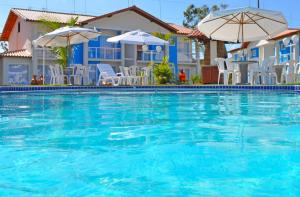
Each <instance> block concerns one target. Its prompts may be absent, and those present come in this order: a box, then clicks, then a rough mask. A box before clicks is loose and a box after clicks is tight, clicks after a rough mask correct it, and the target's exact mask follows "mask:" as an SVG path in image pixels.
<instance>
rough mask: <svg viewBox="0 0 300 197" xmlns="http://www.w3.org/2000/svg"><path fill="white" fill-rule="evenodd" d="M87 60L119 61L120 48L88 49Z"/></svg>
mask: <svg viewBox="0 0 300 197" xmlns="http://www.w3.org/2000/svg"><path fill="white" fill-rule="evenodd" d="M88 56H89V59H98V60H99V59H100V60H121V48H110V47H89V52H88Z"/></svg>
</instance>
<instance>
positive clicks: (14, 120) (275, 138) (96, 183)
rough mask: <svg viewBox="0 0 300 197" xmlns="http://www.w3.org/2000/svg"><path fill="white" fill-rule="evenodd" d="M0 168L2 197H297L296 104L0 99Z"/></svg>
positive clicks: (231, 95) (148, 96)
mask: <svg viewBox="0 0 300 197" xmlns="http://www.w3.org/2000/svg"><path fill="white" fill-rule="evenodd" d="M173 91H174V90H173ZM0 161H1V162H0V196H239V197H242V196H300V94H297V93H277V92H271V91H268V92H263V91H257V92H243V91H240V92H226V91H222V92H217V91H207V92H204V91H202V92H201V91H200V92H184V91H181V92H175V93H169V92H125V91H123V92H112V91H99V92H81V93H78V92H77V93H76V92H70V93H68V92H65V93H63V92H60V93H56V94H54V93H49V92H45V93H22V94H21V93H2V94H0Z"/></svg>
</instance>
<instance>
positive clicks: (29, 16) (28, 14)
mask: <svg viewBox="0 0 300 197" xmlns="http://www.w3.org/2000/svg"><path fill="white" fill-rule="evenodd" d="M77 16H78V24H79V23H80V22H82V21H84V20H87V19H91V18H94V16H90V15H82V14H71V13H62V12H52V11H45V10H29V9H22V8H12V9H11V10H10V12H9V15H8V17H7V20H6V23H5V25H4V28H3V32H2V35H1V36H0V40H2V41H8V39H9V36H10V32H11V31H12V28H13V27H14V25H15V22H16V20H17V18H18V17H21V18H23V19H24V20H26V21H40V20H41V19H47V20H49V21H52V22H58V23H62V24H65V23H67V22H68V21H69V20H70V18H71V17H73V18H75V17H77Z"/></svg>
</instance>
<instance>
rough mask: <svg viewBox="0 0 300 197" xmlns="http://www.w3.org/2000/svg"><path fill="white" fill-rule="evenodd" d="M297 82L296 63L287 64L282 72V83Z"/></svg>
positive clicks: (291, 61)
mask: <svg viewBox="0 0 300 197" xmlns="http://www.w3.org/2000/svg"><path fill="white" fill-rule="evenodd" d="M293 82H295V67H294V61H293V60H290V61H289V62H287V63H286V64H285V65H284V66H283V68H282V72H281V83H293Z"/></svg>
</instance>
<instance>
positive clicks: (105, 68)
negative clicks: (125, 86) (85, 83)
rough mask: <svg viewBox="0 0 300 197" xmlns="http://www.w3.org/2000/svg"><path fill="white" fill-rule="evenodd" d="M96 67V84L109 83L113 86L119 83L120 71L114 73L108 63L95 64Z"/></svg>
mask: <svg viewBox="0 0 300 197" xmlns="http://www.w3.org/2000/svg"><path fill="white" fill-rule="evenodd" d="M97 69H98V70H99V72H100V74H99V77H98V81H97V84H96V85H97V86H99V85H100V84H109V83H111V84H112V85H113V86H118V85H120V82H121V78H122V77H121V75H122V74H121V73H115V71H114V69H113V68H112V67H111V65H109V64H97Z"/></svg>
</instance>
